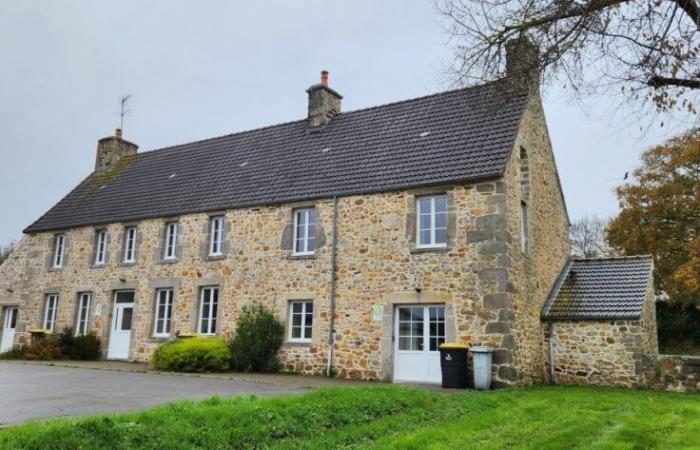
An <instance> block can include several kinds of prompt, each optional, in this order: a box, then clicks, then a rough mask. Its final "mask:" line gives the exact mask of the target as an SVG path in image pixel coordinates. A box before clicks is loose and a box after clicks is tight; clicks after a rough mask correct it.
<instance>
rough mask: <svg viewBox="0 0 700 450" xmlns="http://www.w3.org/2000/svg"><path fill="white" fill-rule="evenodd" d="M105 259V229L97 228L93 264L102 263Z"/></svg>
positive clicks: (99, 264)
mask: <svg viewBox="0 0 700 450" xmlns="http://www.w3.org/2000/svg"><path fill="white" fill-rule="evenodd" d="M106 259H107V231H106V230H98V231H97V233H96V234H95V265H96V266H102V265H104V263H105V261H106Z"/></svg>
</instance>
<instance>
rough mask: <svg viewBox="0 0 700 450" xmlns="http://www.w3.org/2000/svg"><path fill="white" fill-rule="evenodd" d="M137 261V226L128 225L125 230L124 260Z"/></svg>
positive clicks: (128, 261) (126, 261) (127, 261)
mask: <svg viewBox="0 0 700 450" xmlns="http://www.w3.org/2000/svg"><path fill="white" fill-rule="evenodd" d="M135 261H136V227H127V228H126V230H124V262H125V263H132V262H135Z"/></svg>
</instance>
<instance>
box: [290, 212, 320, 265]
mask: <svg viewBox="0 0 700 450" xmlns="http://www.w3.org/2000/svg"><path fill="white" fill-rule="evenodd" d="M315 251H316V209H314V208H304V209H297V210H295V211H294V254H295V255H313V254H314V252H315Z"/></svg>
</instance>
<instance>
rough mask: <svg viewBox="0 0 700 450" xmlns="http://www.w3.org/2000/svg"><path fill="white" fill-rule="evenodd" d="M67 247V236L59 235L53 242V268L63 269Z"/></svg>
mask: <svg viewBox="0 0 700 450" xmlns="http://www.w3.org/2000/svg"><path fill="white" fill-rule="evenodd" d="M65 245H66V236H65V235H64V234H57V235H56V236H55V237H54V242H53V267H54V268H56V269H58V268H60V267H63V260H64V258H63V255H64V252H65Z"/></svg>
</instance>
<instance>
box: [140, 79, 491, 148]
mask: <svg viewBox="0 0 700 450" xmlns="http://www.w3.org/2000/svg"><path fill="white" fill-rule="evenodd" d="M501 82H503V79H499V80H494V81H489V82H487V83H483V84H478V85H474V86H463V87H460V88H455V89H448V90H446V91H440V92H434V93H432V94H426V95H421V96H419V97H413V98H408V99H403V100H396V101H393V102H388V103H382V104H379V105H374V106H367V107H364V108H359V109H353V110H350V111H341V112H339V113H338V114H337V116H343V115H350V114H355V113H359V112H366V111H370V110H373V109H379V108H386V107H389V106H395V105H400V104H403V103H410V102H415V101H419V100H425V99H428V98H431V97H438V96H441V95H445V96H447V95H450V94H455V93H457V92H461V91H469V90H476V89H479V88H486V87H490V86H492V85H496V84H499V83H501ZM306 120H307V119H296V120H289V121H287V122H280V123H275V124H271V125H264V126H261V127H257V128H251V129H248V130H241V131H234V132H233V133H226V134H222V135H219V136H213V137H209V138H204V139H196V140H194V141H188V142H182V143H180V144H174V145H169V146H165V147H158V148H154V149H152V150H146V151H144V152H142V153H137V154H136V156H137V157H138V156H143V155H152V154H154V153H156V152H163V151H167V150H174V149H176V148H178V147H183V146H185V145H193V144H201V143H203V142H208V141H215V140H217V139H224V138H229V137H233V136H240V135H244V134H247V133H254V132H258V131H262V130H266V129H269V128H275V127H283V126H286V125H292V124H296V123H300V122H306Z"/></svg>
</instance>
